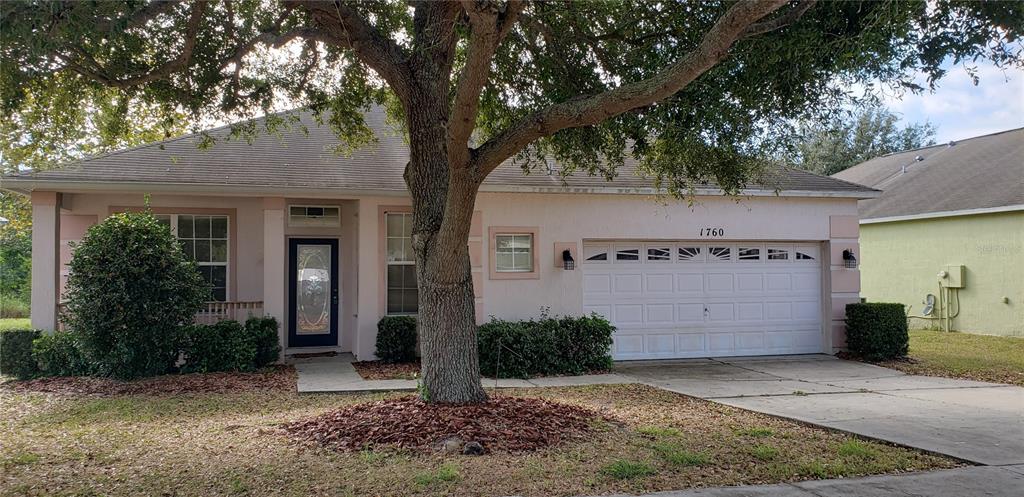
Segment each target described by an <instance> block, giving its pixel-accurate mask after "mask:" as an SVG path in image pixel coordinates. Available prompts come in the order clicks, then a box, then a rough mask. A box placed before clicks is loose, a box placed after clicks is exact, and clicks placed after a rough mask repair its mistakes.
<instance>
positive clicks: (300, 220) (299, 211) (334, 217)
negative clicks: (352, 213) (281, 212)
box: [288, 205, 341, 227]
mask: <svg viewBox="0 0 1024 497" xmlns="http://www.w3.org/2000/svg"><path fill="white" fill-rule="evenodd" d="M288 225H289V226H296V227H338V226H341V207H338V206H336V205H291V206H288Z"/></svg>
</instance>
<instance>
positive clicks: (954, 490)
mask: <svg viewBox="0 0 1024 497" xmlns="http://www.w3.org/2000/svg"><path fill="white" fill-rule="evenodd" d="M1022 489H1024V466H1002V467H994V466H972V467H967V468H959V469H950V470H946V471H932V472H929V473H911V474H904V475H882V476H868V477H863V478H842V479H837V480H814V481H805V482H798V483H783V484H779V485H752V486H744V487H715V488H703V489H696V490H683V491H672V492H658V493H653V494H647V495H646V496H644V497H910V496H913V497H982V496H988V497H1020V495H1021V491H1022Z"/></svg>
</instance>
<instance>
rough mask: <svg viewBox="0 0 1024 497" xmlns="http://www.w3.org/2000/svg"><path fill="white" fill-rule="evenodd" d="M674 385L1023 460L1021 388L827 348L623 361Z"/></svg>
mask: <svg viewBox="0 0 1024 497" xmlns="http://www.w3.org/2000/svg"><path fill="white" fill-rule="evenodd" d="M615 369H616V372H617V373H619V374H622V375H625V376H630V377H633V378H636V379H637V380H638V381H640V382H643V383H646V384H649V385H653V386H657V387H659V388H664V389H666V390H670V391H673V392H678V393H682V394H685V395H690V396H694V397H700V398H704V399H709V400H713V401H715V402H720V403H723V404H728V405H731V406H736V407H741V408H744V409H749V410H752V411H758V412H763V413H766V414H772V415H777V416H783V417H787V418H792V419H796V420H800V421H805V422H808V423H813V424H817V425H821V426H826V427H829V428H834V429H838V430H843V431H847V432H851V433H856V434H859V435H863V436H865V437H870V438H876V439H882V440H888V441H891V442H895V443H898V444H902V445H908V446H911V447H917V448H920V449H924V450H929V451H934V452H939V453H942V454H947V455H950V456H953V457H957V458H960V459H964V460H967V461H971V462H975V463H978V464H985V465H1011V464H1024V388H1021V387H1015V386H1010V385H999V384H993V383H982V382H976V381H966V380H954V379H948V378H935V377H927V376H915V375H907V374H903V373H900V372H899V371H895V370H892V369H887V368H882V367H878V366H872V365H869V364H863V363H859V362H852V361H844V360H840V359H836V358H834V357H831V356H825V355H816V356H788V357H772V358H764V357H761V358H749V359H744V358H730V359H700V360H686V361H638V362H623V363H618V364H616V366H615Z"/></svg>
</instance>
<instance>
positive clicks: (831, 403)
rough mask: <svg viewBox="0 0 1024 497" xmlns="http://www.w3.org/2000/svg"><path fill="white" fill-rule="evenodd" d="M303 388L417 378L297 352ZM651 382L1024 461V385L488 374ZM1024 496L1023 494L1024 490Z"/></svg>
mask: <svg viewBox="0 0 1024 497" xmlns="http://www.w3.org/2000/svg"><path fill="white" fill-rule="evenodd" d="M295 367H296V369H297V370H298V376H299V380H298V390H299V392H302V393H313V392H373V391H386V390H414V389H415V388H416V382H415V381H412V380H376V381H367V380H363V379H362V378H361V377H360V376H359V374H358V373H356V370H355V368H354V367H353V366H352V358H351V356H340V357H330V358H314V359H300V360H297V361H295ZM623 383H645V384H648V385H652V386H655V387H658V388H663V389H665V390H669V391H672V392H677V393H681V394H685V395H690V396H693V397H699V398H703V399H708V400H712V401H715V402H720V403H723V404H728V405H731V406H736V407H741V408H744V409H749V410H752V411H757V412H762V413H766V414H771V415H775V416H780V417H785V418H790V419H795V420H799V421H804V422H807V423H811V424H816V425H820V426H824V427H828V428H832V429H837V430H841V431H845V432H849V433H856V434H858V435H861V436H865V437H868V438H874V439H879V440H886V441H889V442H894V443H897V444H901V445H906V446H910V447H916V448H919V449H924V450H928V451H933V452H938V453H941V454H946V455H949V456H953V457H956V458H959V459H963V460H966V461H971V462H974V463H978V464H984V465H997V466H998V465H1020V464H1024V388H1021V387H1015V386H1010V385H999V384H992V383H982V382H976V381H966V380H954V379H948V378H936V377H927V376H914V375H907V374H903V373H901V372H899V371H895V370H892V369H887V368H882V367H878V366H872V365H870V364H863V363H859V362H853V361H844V360H840V359H836V358H834V357H832V356H825V355H812V356H791V357H769V358H764V357H762V358H747V359H735V358H734V359H699V360H685V361H651V362H647V361H642V362H624V363H619V364H616V367H615V374H605V375H591V376H569V377H552V378H536V379H532V380H498V381H497V382H495V380H492V379H484V380H483V384H484V386H486V387H494V386H497V387H498V388H510V387H519V388H522V387H550V386H578V385H595V384H623ZM1022 495H1024V494H1022Z"/></svg>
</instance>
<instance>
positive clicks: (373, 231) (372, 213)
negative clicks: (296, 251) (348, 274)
mask: <svg viewBox="0 0 1024 497" xmlns="http://www.w3.org/2000/svg"><path fill="white" fill-rule="evenodd" d="M357 215H358V216H359V226H358V229H357V235H356V237H357V238H358V242H359V249H358V250H357V251H356V252H357V257H358V258H359V264H358V265H357V271H358V274H357V283H356V287H357V289H356V294H357V296H358V307H357V309H358V310H357V311H356V314H357V316H358V317H357V327H358V330H357V332H356V337H355V338H356V339H355V341H354V342H353V344H352V353H353V354H354V355H355V356H356V359H358V360H360V361H366V360H370V359H374V358H375V353H376V350H377V320H378V319H380V315H381V307H382V305H383V302H384V300H383V295H384V294H382V293H381V291H382V288H381V284H382V282H383V281H384V275H383V274H382V273H381V271H382V270H383V269H384V268H383V267H382V264H383V261H382V259H381V257H382V254H383V250H384V249H383V247H381V246H380V242H381V237H382V236H383V235H382V234H381V232H380V223H381V221H382V217H383V214H382V213H381V211H380V202H379V201H378V200H376V199H372V198H362V199H359V212H358V214H357Z"/></svg>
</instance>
